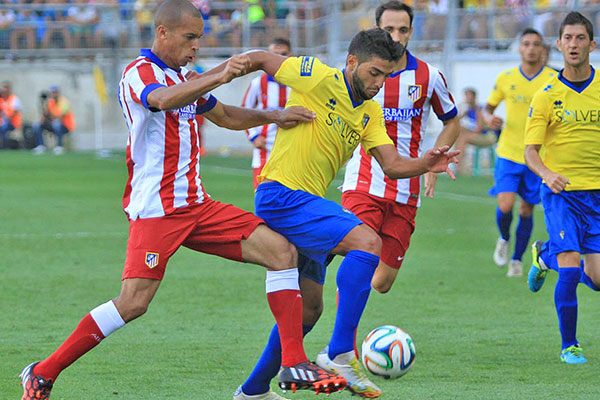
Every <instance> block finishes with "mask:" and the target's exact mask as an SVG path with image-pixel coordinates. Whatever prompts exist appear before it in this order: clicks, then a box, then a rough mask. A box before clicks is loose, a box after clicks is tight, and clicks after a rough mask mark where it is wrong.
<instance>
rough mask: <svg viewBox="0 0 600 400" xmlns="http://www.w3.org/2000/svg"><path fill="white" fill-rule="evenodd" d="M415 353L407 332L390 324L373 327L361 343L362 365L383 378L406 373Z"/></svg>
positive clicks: (396, 376) (395, 376) (397, 376)
mask: <svg viewBox="0 0 600 400" xmlns="http://www.w3.org/2000/svg"><path fill="white" fill-rule="evenodd" d="M415 355H416V350H415V344H414V342H413V340H412V339H411V337H410V336H409V335H408V333H406V332H404V331H403V330H402V329H400V328H398V327H396V326H392V325H385V326H380V327H379V328H375V329H373V330H372V331H371V332H370V333H369V334H368V335H367V337H366V338H365V340H364V342H363V344H362V357H361V358H362V362H363V365H364V366H365V368H366V369H367V370H368V371H369V372H371V373H372V374H373V375H377V376H381V377H383V378H385V379H390V378H399V377H401V376H402V375H404V374H406V373H407V372H408V369H409V368H410V366H411V365H412V364H413V362H414V361H415Z"/></svg>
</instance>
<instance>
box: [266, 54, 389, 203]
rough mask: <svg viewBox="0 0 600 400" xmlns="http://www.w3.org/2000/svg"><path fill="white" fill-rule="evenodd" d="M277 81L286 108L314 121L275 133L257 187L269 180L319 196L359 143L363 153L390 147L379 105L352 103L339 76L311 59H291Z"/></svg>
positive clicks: (283, 65) (280, 70)
mask: <svg viewBox="0 0 600 400" xmlns="http://www.w3.org/2000/svg"><path fill="white" fill-rule="evenodd" d="M275 79H276V80H277V81H278V82H280V83H281V84H283V85H286V86H289V87H290V88H291V89H292V90H291V92H290V95H289V98H288V101H287V103H286V107H290V106H303V107H306V108H307V109H309V110H311V111H313V112H315V113H316V114H317V118H316V119H314V120H313V121H312V122H310V123H302V124H299V125H297V126H296V127H294V128H291V129H282V128H279V131H278V132H277V136H276V137H275V143H274V145H273V150H271V156H270V157H269V160H268V161H267V164H266V165H265V166H264V168H263V170H262V172H261V174H260V175H259V177H258V182H259V184H260V182H262V181H263V180H264V179H265V178H268V179H271V180H274V181H277V182H279V183H281V184H282V185H284V186H287V187H288V188H290V189H292V190H303V191H305V192H308V193H312V194H314V195H317V196H321V197H323V196H324V195H325V191H326V190H327V187H328V186H329V184H330V183H331V181H332V180H333V178H334V177H335V175H336V174H337V172H338V171H339V170H340V168H342V166H343V165H344V164H345V163H346V161H348V159H349V158H350V157H351V156H352V152H353V151H354V149H355V148H356V147H357V146H358V145H359V144H362V146H363V148H364V149H365V151H366V152H367V153H369V151H370V149H372V148H373V147H377V146H381V145H385V144H390V145H393V143H392V140H391V139H390V137H389V136H388V135H387V133H386V129H385V121H384V119H383V111H382V109H381V106H380V105H379V103H377V102H376V101H374V100H367V101H364V102H356V101H354V99H353V98H352V93H351V91H350V87H349V86H348V83H347V82H346V79H345V78H344V72H343V71H340V70H338V69H336V68H331V67H329V66H327V65H325V64H323V63H321V62H320V61H319V60H318V59H316V58H314V57H290V58H288V59H287V60H285V61H284V62H283V64H281V67H280V68H279V70H278V71H277V73H276V74H275Z"/></svg>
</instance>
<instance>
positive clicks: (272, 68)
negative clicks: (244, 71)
mask: <svg viewBox="0 0 600 400" xmlns="http://www.w3.org/2000/svg"><path fill="white" fill-rule="evenodd" d="M244 55H246V56H248V58H249V71H248V72H254V71H259V70H262V71H265V72H266V73H267V74H269V75H271V76H275V74H276V73H277V71H279V67H281V64H283V62H284V61H285V60H286V59H287V58H288V57H284V56H280V55H279V54H274V53H269V52H268V51H264V50H251V51H248V52H246V53H244Z"/></svg>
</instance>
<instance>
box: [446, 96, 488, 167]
mask: <svg viewBox="0 0 600 400" xmlns="http://www.w3.org/2000/svg"><path fill="white" fill-rule="evenodd" d="M464 93H465V100H464V102H463V103H462V104H460V105H459V113H458V118H459V119H460V132H459V135H458V139H456V143H454V147H455V149H456V150H460V152H461V153H460V154H459V155H458V156H457V157H458V166H457V167H458V171H457V172H458V173H459V174H466V173H468V170H467V166H466V165H465V163H464V162H463V159H464V156H465V148H466V146H467V144H470V145H473V146H479V147H485V146H491V145H493V144H494V143H496V141H497V138H498V137H497V136H496V134H495V133H494V132H493V131H491V130H488V129H487V127H486V126H485V125H484V122H483V114H482V113H481V105H479V104H478V103H477V92H476V91H475V89H472V88H466V89H465V90H464Z"/></svg>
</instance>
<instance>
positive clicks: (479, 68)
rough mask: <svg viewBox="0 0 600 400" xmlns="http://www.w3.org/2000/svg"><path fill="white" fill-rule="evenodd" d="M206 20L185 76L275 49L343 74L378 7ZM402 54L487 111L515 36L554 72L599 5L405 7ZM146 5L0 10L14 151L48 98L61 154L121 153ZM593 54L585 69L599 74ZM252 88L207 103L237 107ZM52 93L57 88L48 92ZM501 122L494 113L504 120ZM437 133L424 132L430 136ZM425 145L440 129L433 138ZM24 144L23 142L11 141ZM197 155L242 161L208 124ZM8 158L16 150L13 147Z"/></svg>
mask: <svg viewBox="0 0 600 400" xmlns="http://www.w3.org/2000/svg"><path fill="white" fill-rule="evenodd" d="M191 2H192V3H193V4H194V5H196V6H197V7H198V9H199V10H200V11H201V13H202V15H203V17H204V20H205V30H204V37H203V39H202V41H201V49H200V51H199V52H198V59H197V61H196V63H195V64H194V65H190V66H189V67H190V68H194V69H196V70H198V71H202V70H206V69H209V68H211V67H213V66H214V65H216V64H218V63H220V62H221V61H223V60H224V59H226V58H227V57H229V56H231V55H232V54H235V53H238V52H242V51H245V50H248V49H252V48H265V47H266V46H267V45H268V44H269V41H270V40H271V39H272V38H274V37H284V38H287V39H289V40H290V42H291V44H292V51H293V53H294V55H314V56H317V57H319V58H320V59H321V60H323V61H324V62H325V63H327V64H329V65H332V66H336V67H340V68H341V67H343V65H344V62H345V56H346V48H347V46H348V44H349V41H350V39H351V38H352V37H353V36H354V35H355V34H356V33H357V32H358V31H359V30H362V29H368V28H371V27H372V26H373V24H374V14H375V8H376V7H377V6H378V5H379V4H380V3H381V0H335V1H334V0H313V1H310V0H293V1H292V0H244V1H209V0H194V1H191ZM406 3H407V4H409V5H411V6H412V7H413V8H414V9H415V19H414V21H413V27H414V31H413V35H412V38H411V41H410V43H409V45H408V47H409V50H410V51H411V52H412V53H413V54H414V55H416V56H417V57H419V58H422V59H423V60H425V61H427V62H429V63H431V64H433V65H435V66H437V67H439V68H440V69H441V70H442V72H443V73H444V75H445V76H446V78H447V82H448V85H449V86H450V89H451V91H452V92H453V94H454V98H455V101H456V102H457V104H458V103H459V102H460V101H461V100H462V98H463V94H462V91H463V89H464V88H467V87H469V88H474V89H475V90H476V91H477V92H478V93H479V99H478V100H479V101H480V102H481V103H484V102H485V99H486V98H487V96H488V94H489V91H490V89H491V88H492V86H493V84H494V79H495V77H496V76H497V74H498V73H499V72H501V71H502V70H504V69H507V68H510V67H513V66H516V65H517V64H518V63H519V62H520V58H519V55H518V53H517V47H518V39H517V38H518V36H519V34H520V32H521V31H522V30H523V29H525V28H527V27H532V28H534V29H536V30H538V31H539V32H541V33H542V34H543V35H544V38H545V42H546V43H547V44H549V45H550V52H549V61H548V63H549V65H550V66H553V67H560V66H561V65H562V56H561V54H560V53H558V51H557V50H556V44H555V43H556V39H557V36H558V28H559V25H560V22H561V20H562V19H563V17H564V16H565V15H566V13H567V12H568V11H571V10H578V11H580V12H582V13H583V14H585V15H586V16H587V17H588V18H590V20H591V21H592V23H593V24H594V26H595V28H596V31H595V35H596V40H598V31H600V0H463V1H459V0H413V1H407V2H406ZM159 4H160V1H155V0H70V1H67V0H0V81H6V82H9V83H10V90H11V91H12V93H14V94H15V95H16V96H18V97H19V99H20V101H21V104H22V118H23V129H22V131H21V132H18V131H17V132H14V133H12V135H13V136H14V137H15V138H16V140H17V145H16V146H18V147H20V148H31V143H30V141H28V140H27V137H29V134H28V129H30V126H31V124H32V123H33V122H35V121H38V120H39V119H40V114H41V108H42V102H43V101H44V95H47V94H48V92H49V90H50V88H51V87H54V88H56V87H58V88H59V90H60V94H61V95H62V96H64V97H65V98H66V99H68V100H69V102H70V106H71V109H72V112H73V115H74V118H75V120H76V122H77V124H76V129H75V130H74V131H73V132H72V133H70V134H69V136H70V137H69V138H68V145H67V147H68V149H69V150H71V151H72V150H99V151H101V150H116V149H119V150H122V149H124V148H125V146H126V140H127V128H126V126H125V123H124V118H123V116H122V113H121V109H120V106H119V104H118V100H117V93H116V91H117V87H118V85H117V83H118V81H119V79H120V77H121V73H122V70H123V68H124V66H125V65H127V64H128V63H129V62H130V61H131V60H132V59H134V58H135V57H136V56H137V55H138V54H139V49H140V48H143V47H150V46H151V44H152V39H153V37H154V27H153V21H152V16H153V12H154V10H155V9H156V7H157V6H158V5H159ZM598 60H600V57H599V56H598V52H596V53H592V55H591V62H592V64H594V63H596V65H598ZM252 77H253V76H252V75H251V76H248V77H243V78H240V79H237V80H235V81H233V82H232V83H230V84H228V85H226V86H224V87H221V88H218V89H217V90H215V91H214V92H213V93H214V94H215V96H216V97H217V98H218V99H219V100H220V101H222V102H224V103H227V104H236V105H239V104H240V103H241V102H242V97H243V95H244V92H245V90H246V88H247V86H248V84H249V81H250V79H251V78H252ZM54 85H56V86H54ZM502 113H503V110H502V109H501V108H500V109H499V114H500V115H502ZM436 123H437V122H436V121H431V124H433V125H432V128H435V126H434V125H435V124H436ZM431 132H432V133H433V134H437V133H438V132H439V130H438V129H431ZM19 135H21V136H19ZM203 135H204V141H203V146H204V148H205V150H206V151H209V152H211V151H214V152H221V153H223V154H227V153H229V152H248V153H249V152H250V151H251V149H252V146H251V145H250V144H249V143H248V141H247V139H246V137H245V135H244V134H243V133H239V132H229V131H226V130H223V129H220V128H217V127H216V126H214V125H212V124H211V123H210V122H207V123H205V124H204V126H203ZM13 147H14V146H13Z"/></svg>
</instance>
